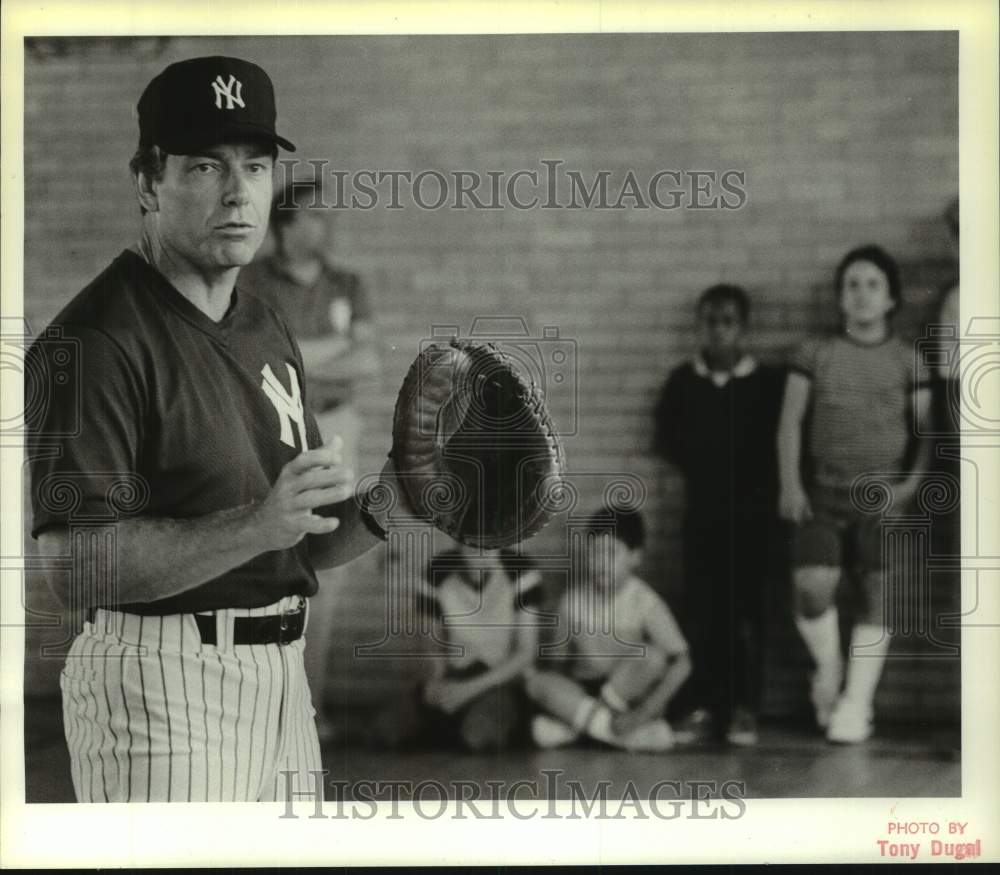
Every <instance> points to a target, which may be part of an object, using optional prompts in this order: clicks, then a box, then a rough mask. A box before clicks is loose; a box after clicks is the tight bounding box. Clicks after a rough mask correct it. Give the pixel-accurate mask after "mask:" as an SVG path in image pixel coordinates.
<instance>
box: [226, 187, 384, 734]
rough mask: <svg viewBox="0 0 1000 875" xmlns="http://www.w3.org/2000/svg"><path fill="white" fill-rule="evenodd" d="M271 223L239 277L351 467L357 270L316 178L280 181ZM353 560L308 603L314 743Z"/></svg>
mask: <svg viewBox="0 0 1000 875" xmlns="http://www.w3.org/2000/svg"><path fill="white" fill-rule="evenodd" d="M270 228H271V233H272V235H273V242H274V247H273V250H272V251H271V252H270V253H269V254H267V255H265V256H263V257H261V258H258V260H256V261H254V262H253V263H252V264H250V265H248V266H247V267H245V268H243V270H242V271H241V272H240V276H239V281H238V284H239V286H240V288H241V289H243V290H245V291H248V292H251V293H252V294H254V295H256V296H258V297H260V298H262V299H263V300H264V301H266V302H267V303H268V304H270V305H271V306H272V307H274V308H275V309H276V310H277V311H278V312H279V313H280V314H281V315H282V316H283V317H284V319H285V321H286V323H287V324H288V326H289V327H290V328H291V330H292V333H293V334H294V335H295V338H296V340H297V341H298V344H299V348H300V349H301V351H302V361H303V364H304V366H305V371H306V386H307V397H308V398H309V399H310V405H311V408H312V412H313V414H314V416H315V417H316V423H317V425H318V426H319V429H320V432H321V433H322V435H323V440H324V441H326V442H329V441H331V440H333V438H334V436H335V435H336V436H337V437H339V438H340V442H341V444H340V445H341V447H342V451H341V452H342V458H343V463H344V465H345V467H347V468H349V469H351V470H353V471H356V472H357V471H358V447H359V440H360V436H361V430H362V420H361V417H360V415H359V414H358V411H357V408H356V406H355V404H354V399H355V392H356V386H357V383H358V381H360V380H363V379H371V378H373V377H376V376H377V375H378V373H379V369H380V363H379V354H378V348H377V344H376V332H375V324H374V320H373V315H372V307H371V303H370V301H369V298H368V295H367V292H366V290H365V288H364V286H363V284H362V282H361V279H360V278H359V277H358V276H357V274H355V273H351V272H349V271H346V270H343V269H341V268H339V267H337V266H336V265H335V264H334V263H333V261H332V260H331V251H332V249H333V211H332V209H330V208H328V207H326V206H324V201H323V188H322V185H321V184H320V183H319V182H318V181H315V180H310V181H306V182H303V181H298V180H296V181H292V182H289V183H287V184H286V185H285V187H284V189H283V190H282V191H281V192H279V193H278V195H277V196H276V197H275V199H274V201H273V202H272V206H271V217H270ZM358 568H359V565H358V564H355V565H353V566H351V568H346V569H344V568H337V569H331V570H329V571H326V572H321V573H320V575H319V592H318V593H317V594H316V595H315V596H313V598H312V600H311V604H310V623H309V629H308V632H307V633H306V637H307V642H308V643H307V646H306V649H305V665H306V674H307V676H308V678H309V683H310V686H311V688H312V690H313V696H314V705H315V707H316V711H317V715H316V719H317V726H318V729H319V735H320V741H321V743H328V742H330V741H331V740H332V739H333V737H334V736H335V734H336V733H335V729H334V727H333V725H332V723H331V721H330V719H329V717H328V716H327V709H326V708H325V705H324V692H323V691H324V687H325V684H326V680H327V678H328V676H329V674H330V665H329V662H330V658H331V645H332V643H333V641H332V637H331V633H332V630H333V629H334V628H335V623H333V622H332V618H333V612H334V611H335V610H336V607H335V605H336V603H337V599H338V593H337V590H338V589H339V588H340V587H339V586H338V583H340V582H343V581H345V580H346V579H347V578H346V575H348V574H351V573H352V572H353V573H357V572H358Z"/></svg>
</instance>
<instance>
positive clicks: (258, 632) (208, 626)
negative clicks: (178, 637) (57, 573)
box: [87, 598, 306, 645]
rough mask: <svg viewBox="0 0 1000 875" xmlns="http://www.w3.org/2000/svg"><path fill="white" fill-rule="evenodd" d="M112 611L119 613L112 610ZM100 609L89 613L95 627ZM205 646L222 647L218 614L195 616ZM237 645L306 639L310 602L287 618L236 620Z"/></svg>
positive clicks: (234, 629) (289, 642)
mask: <svg viewBox="0 0 1000 875" xmlns="http://www.w3.org/2000/svg"><path fill="white" fill-rule="evenodd" d="M108 610H115V609H114V608H109V609H108ZM97 611H98V609H97V608H89V609H88V610H87V622H88V623H93V622H94V621H95V619H96V616H97ZM193 616H194V621H195V624H196V625H197V626H198V632H199V634H200V635H201V642H202V644H212V645H215V644H218V643H219V642H218V637H217V636H216V634H215V614H194V615H193ZM232 623H233V642H232V643H233V644H291V643H292V642H293V641H298V640H299V638H301V637H302V633H303V632H304V631H305V627H306V600H305V599H304V598H303V599H301V600H300V603H299V606H298V607H296V608H295V610H292V611H286V612H285V613H283V614H268V615H266V616H263V617H233V620H232Z"/></svg>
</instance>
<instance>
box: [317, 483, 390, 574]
mask: <svg viewBox="0 0 1000 875" xmlns="http://www.w3.org/2000/svg"><path fill="white" fill-rule="evenodd" d="M330 513H332V514H333V515H334V516H336V517H337V519H339V520H340V525H339V526H338V527H337V529H336V531H333V532H330V533H329V534H325V535H308V536H307V537H308V539H309V559H310V561H311V562H312V564H313V567H314V568H317V569H324V568H335V567H336V566H338V565H345V564H346V563H348V562H350V561H351V560H353V559H357V558H358V557H359V556H362V555H364V554H365V553H367V552H368V551H369V550H371V549H372V548H373V547H377V546H378V545H380V544H382V543H384V541H383V540H382V538H380V537H379V536H378V535H377V534H376V533H375V532H373V531H372V530H371V529H370V528H369V525H368V524H366V523H365V521H364V519H362V509H361V505H360V504H359V503H358V501H357V499H356V498H349V499H348V500H347V501H344V502H341V503H340V504H336V505H332V506H331V508H330ZM371 519H372V522H373V523H374V524H375V526H377V527H378V528H383V529H384V527H385V525H386V521H385V520H375V519H374V518H371Z"/></svg>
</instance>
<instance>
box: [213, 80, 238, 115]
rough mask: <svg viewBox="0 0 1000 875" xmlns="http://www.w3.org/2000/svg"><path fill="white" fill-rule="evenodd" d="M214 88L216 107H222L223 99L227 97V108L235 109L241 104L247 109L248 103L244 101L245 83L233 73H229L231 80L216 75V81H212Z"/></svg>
mask: <svg viewBox="0 0 1000 875" xmlns="http://www.w3.org/2000/svg"><path fill="white" fill-rule="evenodd" d="M212 89H213V90H214V91H215V108H216V109H222V99H223V98H225V99H226V109H233V108H234V107H236V106H241V107H243V108H244V109H246V104H245V103H244V102H243V97H242V96H241V95H242V94H243V83H242V82H240V80H239V79H237V78H236V77H235V76H234V75H233V74H232V73H230V74H229V81H228V82H223V81H222V76H216V77H215V81H214V82H213V83H212Z"/></svg>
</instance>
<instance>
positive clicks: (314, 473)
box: [255, 438, 354, 550]
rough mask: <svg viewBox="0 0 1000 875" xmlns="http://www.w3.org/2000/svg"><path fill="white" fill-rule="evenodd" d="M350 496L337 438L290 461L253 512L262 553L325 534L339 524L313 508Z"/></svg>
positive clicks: (350, 484)
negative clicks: (263, 550)
mask: <svg viewBox="0 0 1000 875" xmlns="http://www.w3.org/2000/svg"><path fill="white" fill-rule="evenodd" d="M353 494H354V472H353V471H351V470H350V469H348V468H345V467H344V466H343V464H342V462H341V450H340V439H339V438H334V440H333V441H332V442H331V443H330V444H327V445H325V446H322V447H318V448H316V449H313V450H306V451H304V452H302V453H300V454H299V455H298V456H296V457H295V458H294V459H292V460H291V461H290V462H289V463H288V464H287V465H285V467H284V468H282V469H281V473H280V474H279V475H278V479H277V480H276V481H275V483H274V486H272V487H271V491H270V492H269V493H268V495H267V498H265V499H264V501H263V502H261V503H260V504H259V505H258V506H257V507H256V509H255V525H256V527H257V528H258V530H259V531H260V534H261V543H262V544H263V545H264V549H265V550H285V549H287V548H289V547H294V546H295V545H296V544H298V542H299V541H301V540H302V538H303V537H304V536H305V535H323V534H328V533H330V532H332V531H334V530H336V528H337V527H338V526H339V525H340V520H339V519H337V518H336V517H324V516H319V515H318V514H315V513H313V509H314V508H317V507H322V506H324V505H327V504H336V503H338V502H341V501H346V500H347V499H348V498H350V497H351V496H352V495H353Z"/></svg>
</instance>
